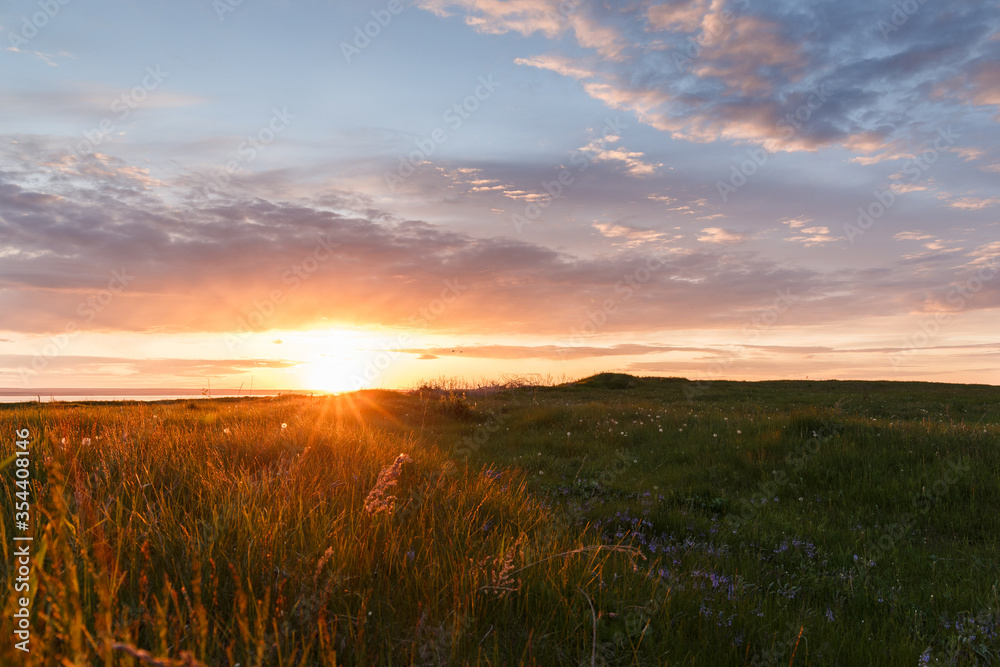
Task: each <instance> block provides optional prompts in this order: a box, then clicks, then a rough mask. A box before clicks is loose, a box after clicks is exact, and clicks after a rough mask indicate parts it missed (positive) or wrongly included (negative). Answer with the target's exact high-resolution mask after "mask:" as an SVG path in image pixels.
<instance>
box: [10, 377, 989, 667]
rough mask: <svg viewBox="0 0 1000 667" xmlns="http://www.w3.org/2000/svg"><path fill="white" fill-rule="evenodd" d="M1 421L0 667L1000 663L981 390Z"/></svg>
mask: <svg viewBox="0 0 1000 667" xmlns="http://www.w3.org/2000/svg"><path fill="white" fill-rule="evenodd" d="M22 428H28V429H29V430H30V431H31V434H32V442H31V445H30V450H31V458H32V462H33V463H32V466H31V468H30V470H31V473H32V479H33V480H35V482H34V486H33V488H32V505H33V507H32V518H31V523H32V530H33V533H34V535H35V538H36V539H35V542H34V543H33V554H34V556H33V557H34V561H33V565H34V575H33V577H34V579H33V581H32V593H33V604H32V611H31V614H32V620H31V631H32V640H31V648H32V652H31V653H30V654H24V653H22V652H20V651H16V650H14V648H13V640H11V639H10V638H11V637H12V633H13V618H14V617H13V614H14V612H15V611H16V605H17V601H16V599H15V596H14V595H13V591H12V586H11V585H10V584H9V583H8V585H7V586H5V588H4V590H3V594H2V596H0V606H2V607H3V617H2V618H0V636H2V637H4V640H3V643H2V645H0V663H3V664H26V665H51V664H60V663H62V664H78V665H86V664H104V665H115V664H129V665H139V664H163V665H180V664H192V665H193V664H206V665H236V664H237V663H238V664H240V665H242V666H244V667H245V666H247V665H333V664H357V665H364V664H497V665H499V664H510V665H513V664H542V665H549V664H671V665H672V664H677V665H702V664H705V665H786V664H787V665H845V666H846V665H922V664H941V665H995V664H1000V602H998V587H1000V563H998V560H997V554H998V553H1000V548H998V547H1000V537H998V536H1000V519H998V514H997V512H996V508H998V507H1000V481H998V480H1000V388H998V387H989V386H976V385H945V384H931V383H888V382H798V381H796V382H761V383H739V382H713V383H711V384H709V385H701V386H696V385H693V384H692V383H689V382H687V381H685V380H682V379H670V378H667V379H656V378H636V377H631V376H624V375H620V374H618V375H611V374H602V375H599V376H595V377H593V378H588V379H586V380H583V381H580V382H577V383H567V384H562V385H558V386H547V387H515V388H512V389H507V390H504V389H502V388H500V389H498V388H497V387H492V388H490V390H489V391H482V392H476V391H466V392H465V393H464V394H463V393H462V392H461V391H460V390H459V388H458V387H447V388H445V389H441V388H434V387H421V388H420V389H419V390H417V391H414V392H410V393H395V392H385V391H365V392H358V393H354V394H346V395H342V396H338V397H327V398H311V397H297V396H284V397H280V398H275V399H243V400H235V399H220V400H198V401H174V402H159V403H137V402H122V403H90V404H74V403H65V404H60V403H52V404H42V405H39V404H20V405H15V406H4V407H2V408H0V433H4V434H6V435H5V436H4V440H3V441H2V443H0V460H7V459H8V457H10V456H12V455H13V453H14V442H13V440H14V437H13V433H14V432H15V431H16V430H17V429H22ZM401 453H403V454H406V455H407V457H409V458H410V459H412V461H411V462H406V461H405V458H400V459H399V462H398V463H397V465H396V466H395V468H393V469H391V471H386V469H387V468H390V467H391V466H393V463H394V462H395V461H397V457H399V455H400V454H401ZM13 471H14V466H13V465H12V464H11V463H10V462H9V461H8V462H7V464H6V465H5V467H4V468H3V471H2V473H0V476H2V478H3V479H2V487H0V504H2V506H3V508H4V511H3V520H2V521H0V527H2V531H3V535H2V536H0V540H2V544H3V547H2V549H3V551H4V554H3V562H2V563H0V568H3V573H4V578H5V581H7V582H11V581H12V580H13V578H14V576H15V567H16V564H15V556H14V554H13V548H14V547H13V545H14V542H13V539H12V538H13V536H14V535H15V534H20V533H19V532H16V531H15V529H14V524H13V520H14V516H13V506H14V503H15V502H16V501H17V498H15V492H16V490H17V489H16V487H15V485H14V473H13ZM389 481H393V482H394V483H393V484H388V485H386V484H387V483H388V482H389ZM380 483H381V484H382V485H383V489H382V496H383V498H382V499H383V500H384V499H385V498H384V497H385V496H389V495H392V496H395V500H394V501H390V502H389V505H388V506H386V504H385V503H384V502H383V503H381V506H382V507H383V509H382V511H367V510H366V508H365V505H366V500H369V499H370V498H374V497H375V496H372V495H371V493H372V490H373V488H375V487H376V486H377V485H378V484H380ZM378 504H379V503H369V506H370V507H374V506H375V505H378Z"/></svg>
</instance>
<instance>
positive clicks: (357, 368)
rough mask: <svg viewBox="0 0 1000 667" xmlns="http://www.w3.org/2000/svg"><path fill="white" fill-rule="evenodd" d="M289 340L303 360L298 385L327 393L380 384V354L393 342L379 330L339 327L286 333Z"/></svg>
mask: <svg viewBox="0 0 1000 667" xmlns="http://www.w3.org/2000/svg"><path fill="white" fill-rule="evenodd" d="M289 343H290V344H291V347H292V348H293V349H294V350H295V351H296V352H297V356H299V358H301V359H303V360H307V361H306V363H304V364H302V365H301V366H300V367H299V369H298V373H297V374H298V376H299V377H298V383H299V386H301V387H302V388H303V389H311V390H314V391H325V392H331V393H339V392H344V391H356V390H358V389H367V388H369V387H370V386H372V385H375V386H378V385H379V384H381V383H382V382H383V381H384V378H383V376H382V371H383V370H385V364H384V363H383V360H382V358H381V357H383V356H385V354H386V353H385V350H386V349H391V348H392V347H393V346H394V344H395V342H394V341H393V340H392V339H391V338H390V337H389V336H387V335H386V334H385V333H382V332H373V331H363V330H356V329H341V328H338V329H327V330H321V331H310V332H298V333H296V334H292V335H291V336H289ZM373 368H374V369H376V370H377V371H378V372H375V373H373V372H372V369H373Z"/></svg>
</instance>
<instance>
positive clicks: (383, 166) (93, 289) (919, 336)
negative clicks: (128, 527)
mask: <svg viewBox="0 0 1000 667" xmlns="http://www.w3.org/2000/svg"><path fill="white" fill-rule="evenodd" d="M998 223H1000V6H998V5H997V3H995V2H983V1H967V0H951V1H950V2H947V3H944V2H941V3H938V2H926V1H921V0H899V1H896V2H884V1H881V2H880V1H876V2H871V1H869V0H866V1H864V2H862V1H860V0H842V1H840V2H818V1H812V2H801V1H795V2H793V1H791V0H771V1H764V0H731V1H730V2H725V1H723V0H667V1H664V0H625V1H623V2H600V1H598V0H506V1H502V0H413V1H412V2H411V1H408V0H384V1H383V0H377V1H375V2H365V1H355V2H350V3H348V2H324V1H321V0H308V1H307V0H172V1H171V2H166V1H163V0H143V1H141V2H140V1H127V0H121V1H118V2H113V1H110V0H108V1H105V0H90V1H88V2H82V1H81V0H34V1H26V0H11V1H10V2H7V3H4V5H3V7H2V8H0V388H14V389H16V388H23V389H25V390H26V391H29V392H30V390H31V389H35V388H55V387H64V388H70V387H180V388H204V387H206V386H209V385H210V386H212V387H217V388H218V387H238V386H243V385H245V386H250V384H251V383H252V384H253V386H254V388H255V389H268V388H271V389H277V388H281V389H317V390H331V391H340V390H346V389H355V388H360V387H387V388H392V387H412V386H416V385H417V384H419V383H420V382H422V381H425V380H435V379H441V378H455V379H459V380H461V381H464V382H468V383H473V382H478V381H507V380H511V379H517V378H520V379H529V380H538V381H542V380H545V381H552V380H560V379H575V378H579V377H583V376H586V375H589V374H592V373H596V372H601V371H618V372H627V373H632V374H635V375H659V376H672V377H686V378H689V379H692V380H698V381H701V382H711V381H713V380H723V379H733V380H762V379H803V378H809V379H889V380H930V381H940V382H965V383H985V384H994V385H995V384H1000V338H998V334H997V332H998V331H1000V327H998V326H997V325H998V323H1000V319H998V315H1000V224H998Z"/></svg>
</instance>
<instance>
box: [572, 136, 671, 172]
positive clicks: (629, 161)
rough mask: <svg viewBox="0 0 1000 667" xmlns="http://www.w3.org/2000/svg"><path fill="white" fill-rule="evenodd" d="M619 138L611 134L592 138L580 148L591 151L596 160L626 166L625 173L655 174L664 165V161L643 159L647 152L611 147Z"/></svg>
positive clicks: (587, 151)
mask: <svg viewBox="0 0 1000 667" xmlns="http://www.w3.org/2000/svg"><path fill="white" fill-rule="evenodd" d="M619 140H620V137H618V136H616V135H613V134H609V135H605V136H603V137H600V138H596V139H594V140H592V141H591V142H590V143H588V144H587V145H586V146H583V147H581V148H580V149H579V150H580V151H583V152H584V153H589V154H590V155H591V159H592V160H593V161H594V162H611V163H615V164H620V165H621V166H623V167H624V168H625V173H627V174H629V175H630V176H637V177H641V176H653V175H654V174H656V169H657V168H658V167H662V166H663V163H661V162H657V163H653V162H647V161H645V160H643V158H644V157H645V154H643V153H642V152H639V151H629V150H626V149H624V148H618V147H609V144H615V143H617V142H618V141H619Z"/></svg>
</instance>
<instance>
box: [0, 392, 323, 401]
mask: <svg viewBox="0 0 1000 667" xmlns="http://www.w3.org/2000/svg"><path fill="white" fill-rule="evenodd" d="M287 393H291V392H290V391H289V390H278V389H275V390H266V389H255V390H254V391H253V396H255V397H258V396H277V395H279V394H287ZM295 393H304V394H318V393H320V392H295ZM250 395H251V394H250V392H249V391H238V390H235V389H232V390H225V389H223V390H221V391H213V392H212V395H211V396H205V395H204V394H202V392H201V390H200V389H191V390H186V389H35V390H34V391H32V390H30V389H0V403H35V402H38V401H41V402H42V403H56V402H71V401H171V400H188V399H196V398H232V397H237V396H240V397H244V398H245V397H247V396H250Z"/></svg>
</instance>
